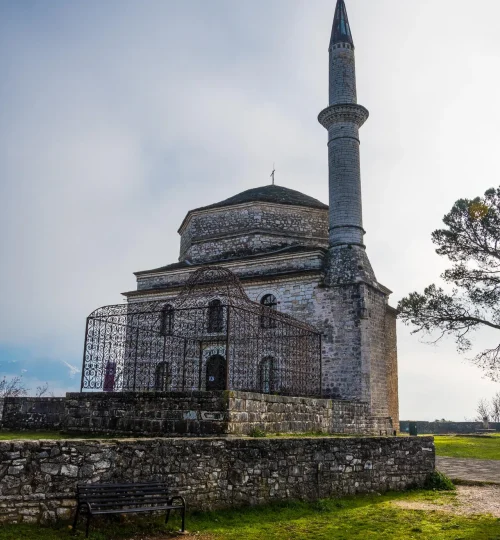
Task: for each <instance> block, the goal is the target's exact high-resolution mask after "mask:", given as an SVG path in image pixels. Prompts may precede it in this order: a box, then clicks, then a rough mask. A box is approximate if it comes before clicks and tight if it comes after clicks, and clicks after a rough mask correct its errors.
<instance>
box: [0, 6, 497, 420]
mask: <svg viewBox="0 0 500 540" xmlns="http://www.w3.org/2000/svg"><path fill="white" fill-rule="evenodd" d="M346 4H347V9H348V12H349V17H350V22H351V28H352V31H353V35H354V41H355V45H356V58H357V74H358V96H359V102H360V104H362V105H364V106H366V107H367V108H368V109H369V110H370V113H371V115H370V119H369V121H368V122H367V123H366V124H365V126H364V127H363V128H362V130H361V140H362V146H361V151H362V171H363V173H362V182H363V201H364V220H365V228H366V230H367V232H368V234H367V235H366V237H365V240H366V243H367V247H368V254H369V257H370V259H371V262H372V265H373V267H374V269H375V272H376V274H377V277H378V279H379V281H380V282H381V283H382V284H384V285H386V286H387V287H389V288H390V289H392V290H393V291H394V294H393V296H392V302H391V303H392V304H393V305H396V304H397V301H398V300H399V299H400V298H401V297H402V296H404V295H406V294H407V293H409V292H410V291H412V290H416V289H418V290H421V289H423V287H424V286H426V285H428V284H430V283H432V282H434V281H436V280H437V279H438V276H439V274H440V273H441V272H442V271H443V269H444V268H445V267H446V261H444V260H441V258H440V257H439V256H438V255H436V254H435V252H434V246H433V244H432V243H431V240H430V234H431V232H432V231H433V230H434V229H436V228H438V227H439V226H440V223H441V219H442V217H443V215H444V214H445V213H446V212H447V211H448V210H449V209H450V208H451V206H452V204H453V203H454V201H455V200H457V199H458V198H461V197H475V196H477V195H480V194H482V193H483V192H484V191H485V190H486V189H487V188H489V187H492V186H498V185H499V184H500V181H499V177H500V175H499V167H500V165H499V156H500V153H499V151H498V148H499V147H500V132H499V130H498V125H499V120H500V108H499V107H497V106H496V102H497V101H498V89H499V88H500V66H499V57H500V33H499V32H498V20H499V19H500V3H499V2H498V0H475V2H474V4H473V8H472V5H471V2H470V0H419V1H418V2H412V1H410V0H377V1H374V0H347V1H346ZM334 7H335V1H334V0H253V1H252V2H243V0H210V1H207V0H142V1H139V0H134V1H131V0H106V1H102V0H74V1H72V2H67V1H65V0H64V1H63V0H51V1H50V2H48V1H44V0H10V1H9V0H0V51H1V52H0V72H1V74H2V75H1V82H0V102H1V109H0V182H1V183H0V201H1V203H2V212H1V213H0V227H1V229H0V230H1V233H0V254H1V255H0V257H1V264H0V283H1V308H0V373H1V374H5V373H6V374H20V373H23V376H24V379H25V381H26V384H27V385H28V386H29V387H31V388H33V389H34V388H35V387H36V386H37V385H38V384H39V383H40V382H44V381H48V382H49V383H50V385H51V387H52V388H53V389H54V390H55V392H56V393H57V394H63V393H64V392H65V391H67V390H72V391H75V390H78V389H79V377H80V373H79V371H80V365H81V355H82V349H83V340H84V330H85V319H86V316H87V315H88V314H89V313H90V312H91V311H92V310H93V309H95V308H96V307H98V306H100V305H104V304H114V303H121V302H122V301H123V300H122V297H121V295H120V293H121V292H123V291H128V290H133V289H134V288H135V281H134V276H133V275H132V272H133V271H137V270H144V269H148V268H155V267H158V266H161V265H164V264H168V263H171V262H175V261H176V260H177V257H178V248H179V237H178V235H177V232H176V231H177V229H178V226H179V225H180V223H181V221H182V219H183V217H184V215H185V214H186V212H187V211H188V210H189V209H190V208H196V207H199V206H204V205H207V204H210V203H213V202H217V201H218V200H221V199H224V198H226V197H229V196H231V195H234V194H235V193H238V192H240V191H243V190H245V189H249V188H252V187H256V186H259V185H263V184H267V183H268V182H269V174H270V172H271V169H272V165H273V162H275V163H276V169H277V172H276V180H277V183H278V184H279V185H282V186H286V187H289V188H293V189H297V190H299V191H303V192H304V193H307V194H308V195H311V196H313V197H316V198H319V199H320V200H322V201H325V202H327V201H328V185H327V182H328V180H327V179H328V162H327V148H326V132H325V130H324V129H323V128H322V127H321V126H320V125H319V124H318V122H317V119H316V118H317V115H318V113H319V112H320V110H322V109H323V108H324V107H325V106H327V104H328V103H327V100H328V52H327V48H328V43H329V35H330V30H331V22H332V18H333V13H334ZM398 337H399V376H400V405H401V418H402V419H434V418H441V417H446V418H448V419H454V420H463V419H464V418H465V417H467V418H471V417H473V416H474V415H475V408H476V404H477V401H478V400H479V399H480V398H490V397H491V396H492V395H493V394H494V393H495V392H497V391H499V390H500V385H498V384H494V383H491V382H489V381H486V380H484V379H483V378H482V374H481V372H480V371H478V370H477V368H475V367H473V366H471V365H470V364H468V363H467V361H466V358H467V357H466V356H465V357H464V356H461V355H459V354H458V353H457V352H456V350H455V347H454V344H453V342H452V341H447V342H442V343H441V344H439V346H437V347H432V346H429V345H425V344H423V343H420V342H419V339H418V337H415V336H411V335H410V332H409V330H408V329H407V328H405V327H403V326H400V327H399V335H398ZM497 344H498V338H497V337H496V336H495V333H494V332H486V331H484V332H481V333H480V334H478V335H477V336H476V341H475V343H474V346H475V350H480V349H481V347H483V346H496V345H497Z"/></svg>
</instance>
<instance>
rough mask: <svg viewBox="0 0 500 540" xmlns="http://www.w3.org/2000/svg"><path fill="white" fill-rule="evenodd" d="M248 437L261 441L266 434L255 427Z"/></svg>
mask: <svg viewBox="0 0 500 540" xmlns="http://www.w3.org/2000/svg"><path fill="white" fill-rule="evenodd" d="M248 435H249V436H250V437H254V438H256V439H262V438H264V437H265V436H266V432H265V431H264V430H262V429H260V428H258V427H255V428H253V429H252V431H250V433H249V434H248Z"/></svg>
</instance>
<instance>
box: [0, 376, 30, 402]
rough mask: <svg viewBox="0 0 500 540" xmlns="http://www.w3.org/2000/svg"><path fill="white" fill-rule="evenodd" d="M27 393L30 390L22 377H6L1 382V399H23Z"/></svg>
mask: <svg viewBox="0 0 500 540" xmlns="http://www.w3.org/2000/svg"><path fill="white" fill-rule="evenodd" d="M27 393H28V390H27V388H26V387H25V386H24V384H23V380H22V377H12V378H11V379H7V377H4V378H3V379H2V380H0V398H7V397H21V396H25V395H26V394H27Z"/></svg>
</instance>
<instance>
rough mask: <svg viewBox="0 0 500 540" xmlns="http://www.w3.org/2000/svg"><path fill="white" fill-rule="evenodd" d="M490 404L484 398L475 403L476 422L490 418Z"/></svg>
mask: <svg viewBox="0 0 500 540" xmlns="http://www.w3.org/2000/svg"><path fill="white" fill-rule="evenodd" d="M490 412H491V410H490V404H489V403H488V402H487V401H486V400H485V399H482V400H481V401H480V402H479V403H478V404H477V409H476V413H477V416H476V420H477V421H478V422H484V421H488V420H489V419H490Z"/></svg>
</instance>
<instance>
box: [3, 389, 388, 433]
mask: <svg viewBox="0 0 500 540" xmlns="http://www.w3.org/2000/svg"><path fill="white" fill-rule="evenodd" d="M38 401H40V398H11V399H10V403H9V407H8V413H7V415H6V417H4V420H5V421H4V422H3V423H2V424H0V426H1V427H3V428H5V429H11V430H24V429H31V430H34V429H37V430H43V429H45V430H63V431H64V432H69V433H82V434H83V433H85V434H88V433H95V434H115V435H117V436H120V435H136V436H147V437H151V436H183V435H191V436H213V435H223V434H238V435H242V434H249V433H251V431H252V430H253V429H255V428H259V429H261V430H264V431H266V432H268V433H312V432H322V433H331V434H335V433H337V434H349V435H354V434H357V435H379V434H384V435H390V434H392V430H393V429H392V424H391V422H390V419H388V418H373V417H372V415H371V414H370V409H369V406H368V404H366V403H354V402H350V401H335V400H329V399H314V398H300V397H289V396H274V395H269V394H256V393H250V392H233V391H230V392H171V393H168V392H137V393H135V392H96V393H93V392H87V393H69V394H67V397H66V398H60V399H53V398H52V399H50V398H49V399H46V400H45V401H44V403H43V408H42V412H40V407H39V406H38V409H37V410H38V411H39V412H37V413H34V412H33V402H38Z"/></svg>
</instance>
